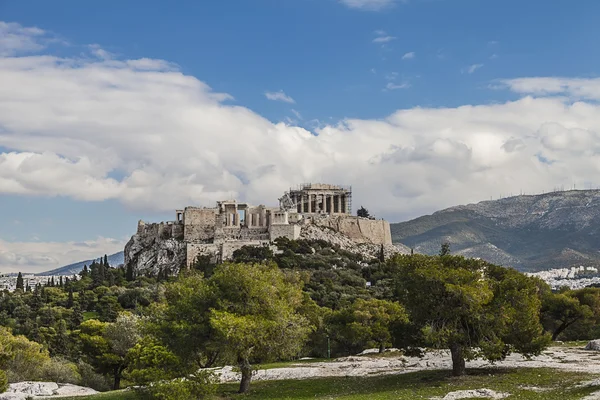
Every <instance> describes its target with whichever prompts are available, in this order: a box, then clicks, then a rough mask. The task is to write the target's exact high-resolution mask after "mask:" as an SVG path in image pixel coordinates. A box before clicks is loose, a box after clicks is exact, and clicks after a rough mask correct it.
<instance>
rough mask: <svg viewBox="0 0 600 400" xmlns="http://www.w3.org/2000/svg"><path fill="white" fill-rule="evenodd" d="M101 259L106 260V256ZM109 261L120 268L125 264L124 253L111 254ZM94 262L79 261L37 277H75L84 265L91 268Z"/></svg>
mask: <svg viewBox="0 0 600 400" xmlns="http://www.w3.org/2000/svg"><path fill="white" fill-rule="evenodd" d="M101 258H104V256H103V257H101ZM107 259H108V264H109V265H110V266H111V267H118V266H119V265H121V264H123V262H124V256H123V252H122V251H120V252H118V253H115V254H111V255H110V256H107ZM93 261H94V260H86V261H79V262H76V263H74V264H69V265H65V266H64V267H60V268H56V269H53V270H52V271H46V272H40V273H39V274H36V275H45V276H49V275H74V274H78V273H79V272H81V270H82V269H83V266H84V265H87V266H89V265H90V264H91V263H92V262H93ZM95 261H100V258H97V259H96V260H95Z"/></svg>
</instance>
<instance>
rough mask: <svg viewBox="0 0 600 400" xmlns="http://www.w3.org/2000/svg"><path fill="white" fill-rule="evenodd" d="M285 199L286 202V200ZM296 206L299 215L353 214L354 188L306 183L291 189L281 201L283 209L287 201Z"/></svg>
mask: <svg viewBox="0 0 600 400" xmlns="http://www.w3.org/2000/svg"><path fill="white" fill-rule="evenodd" d="M284 199H285V200H284ZM288 199H289V200H291V202H290V203H289V204H291V205H292V204H293V205H295V211H296V212H298V213H299V214H329V215H332V214H351V213H352V188H351V187H345V186H336V185H329V184H324V183H305V184H302V185H299V186H298V187H296V188H294V189H290V191H289V192H287V193H286V194H285V195H284V197H283V198H281V199H279V202H280V204H281V206H282V208H285V204H283V203H284V202H285V201H286V200H288Z"/></svg>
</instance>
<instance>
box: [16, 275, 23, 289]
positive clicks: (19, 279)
mask: <svg viewBox="0 0 600 400" xmlns="http://www.w3.org/2000/svg"><path fill="white" fill-rule="evenodd" d="M16 289H17V290H19V289H20V290H24V289H25V287H24V284H23V275H21V273H20V272H19V274H18V275H17V286H16Z"/></svg>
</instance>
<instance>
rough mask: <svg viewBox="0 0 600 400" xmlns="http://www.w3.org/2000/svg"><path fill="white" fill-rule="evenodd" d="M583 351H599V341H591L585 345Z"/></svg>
mask: <svg viewBox="0 0 600 400" xmlns="http://www.w3.org/2000/svg"><path fill="white" fill-rule="evenodd" d="M585 349H586V350H595V351H600V339H596V340H591V341H590V342H589V343H588V344H586V345H585Z"/></svg>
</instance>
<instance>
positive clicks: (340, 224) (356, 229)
mask: <svg viewBox="0 0 600 400" xmlns="http://www.w3.org/2000/svg"><path fill="white" fill-rule="evenodd" d="M351 210H352V188H351V187H345V186H336V185H330V184H321V183H307V184H302V185H299V186H297V187H295V188H290V190H289V191H287V192H285V193H284V194H283V196H282V197H281V198H280V199H279V206H278V207H267V206H265V205H258V206H253V205H250V204H248V203H241V202H237V201H236V200H225V201H218V202H217V204H216V207H212V208H207V207H185V208H184V209H182V210H176V212H175V216H176V218H175V221H170V222H160V223H152V224H147V223H145V222H143V221H139V223H138V228H137V235H134V238H132V240H133V239H135V236H137V237H138V239H140V240H141V239H152V240H154V241H157V240H158V241H160V240H162V241H165V240H170V239H173V240H176V241H178V242H182V244H184V245H185V263H186V265H188V266H189V265H191V264H192V263H193V262H194V261H195V260H196V258H197V256H198V255H209V256H211V257H212V258H213V259H214V260H215V261H217V262H219V261H223V260H226V259H228V258H230V257H231V256H232V254H233V252H234V251H235V250H236V249H239V248H240V247H242V246H246V245H253V246H268V245H271V244H272V242H273V241H274V240H275V239H277V238H280V237H286V238H289V239H298V238H300V235H301V232H302V227H303V226H306V225H308V224H317V225H321V226H326V227H328V228H330V229H334V230H336V231H338V232H340V233H342V234H345V235H347V236H348V237H350V238H351V239H352V240H355V241H356V242H357V243H373V244H391V233H390V226H389V223H388V222H387V221H384V220H371V219H366V218H359V217H356V216H351ZM126 254H127V252H126ZM126 257H127V255H126ZM126 263H127V260H126Z"/></svg>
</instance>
